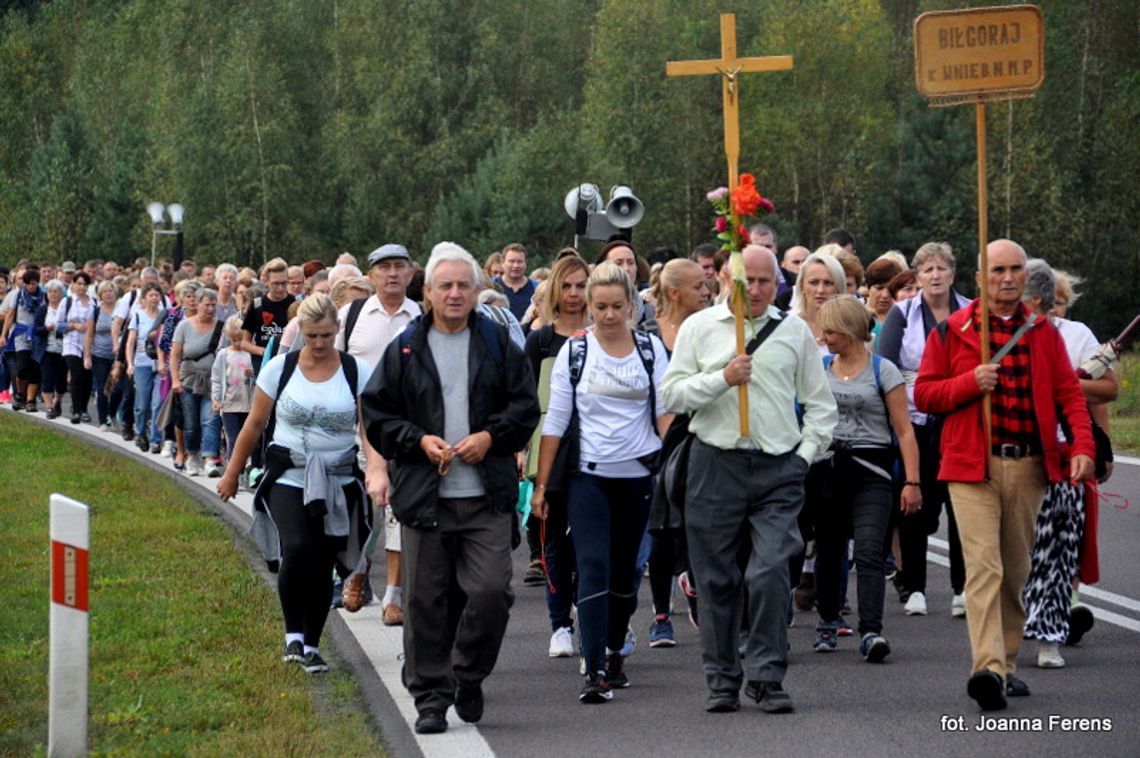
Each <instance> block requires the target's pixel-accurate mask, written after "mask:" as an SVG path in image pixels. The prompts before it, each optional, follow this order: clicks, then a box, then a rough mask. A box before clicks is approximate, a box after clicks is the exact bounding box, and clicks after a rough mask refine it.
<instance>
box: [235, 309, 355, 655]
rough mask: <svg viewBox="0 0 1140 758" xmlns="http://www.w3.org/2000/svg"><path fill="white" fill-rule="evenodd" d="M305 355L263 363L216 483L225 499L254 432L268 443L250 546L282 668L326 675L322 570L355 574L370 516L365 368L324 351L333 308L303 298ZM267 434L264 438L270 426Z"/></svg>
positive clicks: (327, 591) (327, 579) (333, 328)
mask: <svg viewBox="0 0 1140 758" xmlns="http://www.w3.org/2000/svg"><path fill="white" fill-rule="evenodd" d="M298 318H299V320H300V329H301V336H302V337H303V338H304V340H305V347H303V348H302V349H301V350H299V351H297V352H291V353H286V354H284V355H279V356H277V357H276V358H273V359H272V360H270V361H269V362H268V363H267V364H266V366H265V368H263V369H262V371H261V373H260V375H259V376H258V379H257V389H256V390H255V392H254V399H253V408H252V410H251V411H250V414H249V418H248V419H247V420H246V423H245V426H243V427H242V430H241V434H239V435H238V439H237V443H236V444H235V445H234V452H233V457H232V458H230V460H229V463H228V464H227V465H226V472H225V474H223V476H222V478H221V479H220V480H219V481H218V495H219V496H220V497H221V498H222V499H223V500H228V499H229V498H231V497H233V496H234V494H235V493H236V492H237V489H238V476H239V474H240V473H241V472H242V470H243V469H244V467H245V462H246V459H248V458H249V455H250V453H251V452H252V451H253V448H254V446H255V445H256V444H257V442H258V440H259V439H260V437H261V435H262V433H263V432H266V433H267V434H270V435H271V436H270V441H271V444H270V445H269V448H268V450H267V451H266V453H265V466H266V472H265V475H264V476H263V477H262V478H261V481H260V482H259V484H258V486H257V491H256V492H255V493H254V523H253V527H252V531H253V536H254V540H255V541H256V542H257V543H258V546H259V547H260V548H261V550H262V553H263V554H264V556H265V558H266V560H267V561H268V562H269V564H270V568H274V567H278V569H279V570H278V575H277V592H278V595H279V596H280V599H281V610H282V611H283V613H284V616H285V654H284V656H283V660H285V661H286V662H298V663H301V664H302V666H303V667H304V669H305V671H307V672H309V673H317V672H321V671H328V664H327V663H325V660H324V659H323V658H322V657H321V654H320V651H319V645H320V640H321V632H322V631H323V630H324V625H325V620H326V619H327V618H328V613H329V597H330V596H331V595H332V586H333V582H332V572H333V567H334V565H335V564H336V563H337V562H338V561H339V562H340V563H341V565H342V566H344V567H348V568H350V569H353V570H360V568H361V566H362V564H363V563H364V562H365V561H364V559H363V554H362V551H363V547H364V543H365V542H366V541H367V539H368V536H369V534H370V533H371V526H372V517H371V510H370V505H369V501H368V498H367V496H366V493H365V489H364V473H363V472H362V471H361V470H360V468H359V467H358V466H357V463H356V439H357V435H356V425H357V421H358V419H359V416H360V404H359V401H358V398H359V396H360V392H361V390H363V389H364V386H365V385H366V384H367V383H368V378H369V376H370V375H371V374H372V367H371V366H369V365H368V363H367V362H366V361H364V360H361V359H360V358H355V357H353V356H350V355H348V354H347V353H341V352H340V351H338V350H337V349H336V348H335V347H334V341H335V340H336V335H337V323H338V322H337V310H336V307H335V306H334V305H333V302H332V299H331V298H329V296H328V295H312V296H310V297H308V298H306V299H305V300H304V301H302V303H301V307H300V309H299V312H298ZM271 417H272V418H273V419H274V424H273V428H272V430H271V431H266V427H267V424H268V423H269V421H270V418H271Z"/></svg>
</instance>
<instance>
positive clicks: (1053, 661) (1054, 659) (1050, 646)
mask: <svg viewBox="0 0 1140 758" xmlns="http://www.w3.org/2000/svg"><path fill="white" fill-rule="evenodd" d="M1059 648H1060V645H1058V644H1057V643H1056V642H1038V643H1037V667H1038V668H1043V669H1059V668H1064V667H1065V659H1064V658H1062V657H1061V651H1060V649H1059Z"/></svg>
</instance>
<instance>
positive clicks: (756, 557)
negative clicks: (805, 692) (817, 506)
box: [685, 439, 808, 691]
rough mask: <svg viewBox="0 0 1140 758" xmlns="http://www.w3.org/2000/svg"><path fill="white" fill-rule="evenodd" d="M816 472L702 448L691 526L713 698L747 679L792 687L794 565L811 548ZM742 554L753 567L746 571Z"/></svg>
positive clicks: (751, 454) (789, 459)
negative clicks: (742, 635) (803, 514)
mask: <svg viewBox="0 0 1140 758" xmlns="http://www.w3.org/2000/svg"><path fill="white" fill-rule="evenodd" d="M807 470H808V465H807V463H806V462H805V461H804V460H803V459H802V458H800V457H799V456H798V455H796V454H795V453H787V454H785V455H778V456H772V455H767V454H765V453H762V452H758V451H740V450H721V449H719V448H715V447H711V446H709V445H706V444H705V443H703V442H701V441H700V440H699V439H695V440H693V448H692V452H691V454H690V457H689V471H688V489H687V490H686V500H685V502H686V505H685V526H686V531H687V535H688V539H689V560H690V563H691V565H692V569H693V574H694V579H695V580H696V584H697V598H698V601H699V603H700V626H701V628H700V631H701V648H702V656H703V660H704V670H705V677H706V678H707V680H708V685H709V689H710V690H714V691H715V690H739V689H740V685H741V683H742V678H743V677H745V676H747V679H748V680H749V681H769V682H782V681H783V679H784V672H785V671H786V670H787V667H788V631H787V610H788V591H789V578H788V561H789V560H790V559H791V557H792V556H793V555H795V554H796V553H798V552H799V551H800V550H801V549H802V548H803V540H802V539H800V533H799V527H798V526H797V524H796V517H797V516H798V515H799V512H800V509H801V508H802V507H803V501H804V476H805V475H806V474H807ZM742 546H747V547H745V552H746V553H747V555H748V561H747V564H746V566H745V569H744V571H743V573H742V572H741V568H740V562H739V559H738V556H739V554H740V552H741V549H742ZM742 582H743V584H744V587H745V589H746V591H747V592H748V611H747V613H748V615H747V617H746V618H745V619H744V627H745V631H747V632H748V644H747V647H746V652H745V656H744V667H743V669H742V668H741V664H740V658H739V655H738V653H737V631H738V629H739V628H740V621H739V619H740V601H741V597H742V595H741V592H740V587H741V583H742Z"/></svg>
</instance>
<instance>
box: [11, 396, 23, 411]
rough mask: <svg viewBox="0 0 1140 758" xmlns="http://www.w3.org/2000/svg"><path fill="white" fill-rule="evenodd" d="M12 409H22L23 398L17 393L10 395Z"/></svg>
mask: <svg viewBox="0 0 1140 758" xmlns="http://www.w3.org/2000/svg"><path fill="white" fill-rule="evenodd" d="M12 410H14V411H22V410H24V398H22V397H20V396H19V395H13V396H12Z"/></svg>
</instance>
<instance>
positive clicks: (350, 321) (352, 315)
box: [344, 297, 368, 350]
mask: <svg viewBox="0 0 1140 758" xmlns="http://www.w3.org/2000/svg"><path fill="white" fill-rule="evenodd" d="M366 302H368V298H366V297H361V298H357V299H356V300H353V301H352V304H351V305H349V306H348V313H346V314H345V316H344V349H345V350H348V341H349V340H350V339H352V330H353V329H355V328H356V321H357V319H359V318H360V312H361V311H362V310H364V304H365V303H366Z"/></svg>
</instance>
